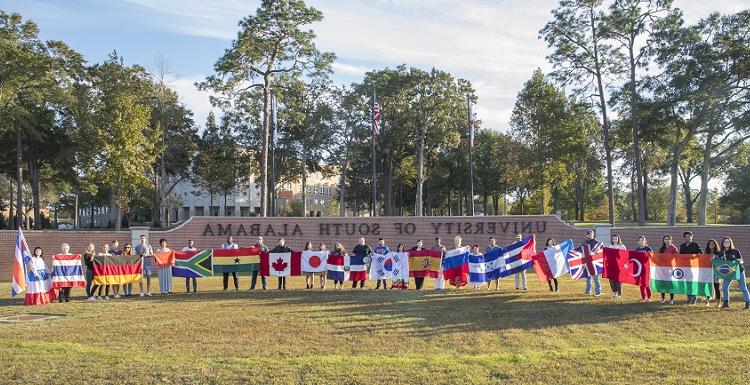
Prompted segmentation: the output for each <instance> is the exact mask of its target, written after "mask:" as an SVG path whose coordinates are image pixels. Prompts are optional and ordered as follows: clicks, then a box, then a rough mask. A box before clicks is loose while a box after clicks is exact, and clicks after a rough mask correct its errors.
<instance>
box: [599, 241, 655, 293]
mask: <svg viewBox="0 0 750 385" xmlns="http://www.w3.org/2000/svg"><path fill="white" fill-rule="evenodd" d="M602 277H604V278H607V279H614V280H616V281H617V282H621V283H628V284H631V285H638V286H641V287H648V286H649V285H650V284H651V266H650V263H649V257H648V253H647V252H645V251H634V250H621V249H614V248H610V247H605V248H604V272H603V273H602Z"/></svg>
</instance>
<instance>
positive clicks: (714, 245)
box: [27, 230, 750, 309]
mask: <svg viewBox="0 0 750 385" xmlns="http://www.w3.org/2000/svg"><path fill="white" fill-rule="evenodd" d="M522 238H523V236H522V234H520V233H518V234H516V235H515V239H516V241H521V240H522ZM683 238H684V242H683V243H682V244H681V245H680V246H679V247H677V246H675V245H674V243H673V239H672V236H671V235H665V236H664V237H663V239H662V246H661V247H660V248H659V250H658V252H659V253H666V254H709V255H711V256H712V258H713V259H720V260H739V261H740V275H739V276H740V279H739V280H738V283H739V287H740V291H741V292H742V295H743V299H744V301H745V309H750V292H749V291H748V288H747V285H746V282H745V273H744V267H743V265H742V254H741V253H740V251H739V250H738V249H737V248H736V247H735V246H734V242H733V241H732V239H731V238H729V237H725V238H724V239H722V241H721V242H716V241H715V240H714V239H710V240H708V242H707V243H706V246H705V248H701V246H700V245H699V244H698V243H696V242H694V241H693V234H692V233H691V232H689V231H686V232H684V234H683ZM488 241H489V244H488V246H487V247H485V249H484V253H487V252H490V251H492V250H494V249H497V248H500V246H498V245H497V242H496V240H495V238H494V237H489V239H488ZM454 242H455V248H460V247H462V239H461V237H460V236H456V237H455V238H454ZM583 244H586V245H588V246H589V247H591V248H592V249H593V248H596V247H601V246H605V247H610V248H617V249H623V250H624V249H626V247H625V245H624V244H623V242H622V239H621V238H620V236H619V235H617V234H614V235H612V237H611V239H610V243H609V244H608V245H603V244H602V243H601V242H599V241H598V240H597V239H596V236H595V233H594V231H593V230H587V232H586V239H585V240H584V242H583ZM555 245H557V242H556V241H555V240H554V239H552V238H548V239H547V240H546V242H545V247H544V248H545V249H546V248H548V247H554V246H555ZM253 247H255V248H257V249H259V251H261V252H270V253H287V252H291V251H292V249H291V248H289V247H288V246H287V245H286V240H285V239H284V238H279V240H278V244H277V245H276V246H274V247H273V248H272V249H270V248H269V247H268V246H266V245H265V243H264V240H263V237H258V239H257V242H256V243H255V244H254V245H253ZM221 248H222V249H238V248H239V245H238V244H237V243H235V242H234V240H233V238H232V236H228V237H227V239H226V242H225V243H223V244H222V245H221ZM425 249H426V248H425V247H424V243H423V241H422V240H421V239H420V240H417V242H416V244H415V246H414V247H412V248H411V249H409V250H413V251H418V250H425ZM197 250H198V249H197V248H196V247H195V245H194V242H193V241H192V240H189V241H188V243H187V245H186V246H185V247H183V248H182V251H197ZM304 250H305V251H309V250H313V244H312V242H307V243H306V244H305V247H304ZM318 250H320V251H326V250H327V248H326V245H325V243H320V244H319V245H318ZM430 250H433V251H440V252H441V253H442V255H443V256H444V255H445V253H446V251H447V248H446V247H445V246H444V245H443V244H442V241H441V239H440V237H436V238H435V240H434V244H433V245H432V247H431V248H430ZM634 250H635V251H642V252H653V251H654V250H653V249H652V248H651V247H650V246H649V245H648V240H647V239H646V237H645V236H640V237H638V246H637V247H636V248H635V249H634ZM61 251H62V253H63V254H70V246H69V245H68V244H66V243H64V244H63V245H62V246H61ZM169 251H171V249H170V248H169V247H168V245H167V240H166V239H161V240H159V247H157V248H153V247H152V246H151V245H149V243H148V240H147V239H146V236H145V235H141V236H140V243H139V244H138V245H136V246H135V247H132V246H131V245H130V244H125V245H124V246H123V248H122V250H120V249H119V242H118V241H117V240H115V241H112V242H111V244H106V243H105V244H104V245H103V247H102V249H101V250H100V252H98V253H97V250H96V247H95V245H94V243H89V244H88V246H87V247H86V251H85V252H84V253H83V255H82V259H83V263H84V264H85V266H86V272H85V279H86V295H87V297H88V300H89V301H97V300H109V299H110V292H111V293H112V294H113V298H115V299H117V298H120V289H121V288H120V285H96V284H94V257H95V256H97V255H108V256H120V255H124V256H129V255H138V256H142V257H143V265H142V266H143V267H142V275H143V279H142V281H141V282H139V287H140V296H141V297H144V296H148V297H150V296H152V294H151V276H152V274H153V272H154V270H156V272H157V276H158V280H159V291H160V293H161V294H173V290H172V280H173V278H172V269H171V267H169V266H166V267H160V266H158V265H156V263H155V259H154V254H155V253H160V252H169ZM390 251H391V250H390V248H389V247H388V246H387V245H386V244H385V240H384V239H383V238H379V239H378V243H377V245H376V246H375V247H374V248H371V247H370V246H368V245H367V244H366V243H365V239H364V238H360V239H359V242H358V244H357V245H356V246H354V248H353V249H352V254H353V255H356V256H359V257H363V258H364V261H365V262H366V263H367V264H368V265H369V262H370V258H371V255H372V254H373V253H374V254H380V255H385V254H388V253H389V252H390ZM395 251H396V252H404V251H405V248H404V245H403V244H398V246H397V247H396V250H395ZM470 253H472V254H475V255H479V254H481V253H480V247H479V245H472V246H471V247H470ZM330 255H332V256H347V255H348V254H347V251H346V249H345V248H344V246H343V245H342V244H341V242H337V243H336V244H335V246H334V249H333V250H332V251H331V253H330ZM27 270H28V271H30V272H32V273H33V274H30V277H31V278H34V279H35V280H37V281H44V280H47V277H48V275H49V274H50V273H51V271H50V270H47V269H46V267H45V264H44V260H43V253H42V249H41V248H39V247H36V248H34V251H33V255H32V258H31V260H29V261H27ZM303 273H304V274H305V285H306V288H307V289H313V287H314V286H315V276H316V275H317V276H318V279H319V287H320V288H321V289H325V288H326V283H327V281H328V280H327V277H326V273H325V272H324V273H312V272H303ZM230 275H231V276H232V280H233V283H234V288H235V290H239V282H238V278H237V273H236V272H234V273H223V289H224V290H225V291H226V290H227V289H228V286H229V276H230ZM258 275H259V271H258V269H256V270H255V271H253V272H252V278H251V282H250V290H254V289H255V287H256V283H257V280H258ZM260 279H261V288H262V289H263V290H266V289H267V282H266V277H265V276H261V277H260ZM424 280H425V278H424V277H415V278H414V283H415V287H416V290H422V289H423V287H424ZM514 281H515V288H516V290H527V289H528V287H527V280H526V271H525V270H524V271H521V272H518V273H516V274H515V276H514ZM592 281H593V286H594V287H593V289H594V290H593V292H592V290H591V289H592ZM444 282H445V281H444V280H443V277H442V272H441V273H440V274H438V276H437V278H435V289H443V288H444ZM144 283H145V285H144ZM609 283H610V288H611V290H612V298H613V299H618V298H620V297H621V296H622V284H621V283H620V282H617V280H615V279H609ZM485 284H486V286H487V290H490V289H491V288H492V286H493V285H494V289H495V290H499V289H500V283H499V279H493V280H491V281H489V282H486V283H485V282H469V286H471V287H473V288H474V289H479V288H480V287H482V286H483V285H485ZM547 284H548V286H549V290H550V291H551V292H557V291H559V282H558V280H557V278H554V279H551V280H549V281H548V282H547ZM730 284H731V281H730V280H725V281H724V282H723V283H722V282H720V280H719V279H718V278H716V276H715V278H714V283H713V296H712V297H708V298H706V299H705V303H706V305H709V304H710V301H711V300H712V298H713V299H714V300H716V301H717V306H719V307H729V286H730ZM333 285H334V288H335V289H342V288H343V285H344V282H343V281H339V280H333ZM122 286H123V287H122V293H123V295H124V296H125V297H131V296H133V284H132V283H131V284H125V285H122ZM144 286H145V290H144ZM191 286H192V292H196V291H197V280H196V278H185V292H187V293H190V292H191ZM358 287H359V288H360V289H363V288H364V287H365V280H357V281H352V289H357V288H358ZM381 287H382V288H383V289H407V288H408V287H409V280H393V282H392V284H391V287H390V288H389V287H388V284H387V282H386V280H385V279H379V280H377V282H376V286H375V289H376V290H378V289H380V288H381ZM70 289H71V288H69V287H68V288H61V289H59V292H58V293H57V296H56V299H57V300H58V301H59V302H68V301H70ZM278 289H279V290H286V277H278ZM722 292H723V301H722ZM584 294H585V295H591V294H593V295H594V296H596V297H598V296H601V294H602V286H601V280H600V276H599V275H598V274H596V275H590V276H587V277H586V278H585V289H584ZM27 295H28V294H27ZM666 295H667V293H661V302H662V303H666ZM54 299H55V298H51V299H50V300H54ZM641 301H642V302H650V301H651V289H650V288H649V287H648V286H642V287H641ZM696 302H697V298H696V296H693V295H688V303H690V304H695V303H696ZM669 304H674V294H671V293H670V294H669Z"/></svg>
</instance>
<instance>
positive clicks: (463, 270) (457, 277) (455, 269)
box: [443, 246, 469, 287]
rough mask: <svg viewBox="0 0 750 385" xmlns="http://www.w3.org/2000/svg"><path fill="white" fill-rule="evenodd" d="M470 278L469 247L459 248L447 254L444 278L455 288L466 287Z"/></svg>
mask: <svg viewBox="0 0 750 385" xmlns="http://www.w3.org/2000/svg"><path fill="white" fill-rule="evenodd" d="M468 276H469V247H468V246H464V247H459V248H458V249H453V250H450V251H447V252H446V253H445V258H443V278H445V280H446V281H448V283H450V284H451V285H453V286H456V287H461V286H463V285H466V283H467V281H468Z"/></svg>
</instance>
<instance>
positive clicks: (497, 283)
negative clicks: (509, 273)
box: [484, 237, 500, 291]
mask: <svg viewBox="0 0 750 385" xmlns="http://www.w3.org/2000/svg"><path fill="white" fill-rule="evenodd" d="M488 241H489V243H490V244H489V246H487V247H485V248H484V254H487V253H489V252H490V251H493V250H497V249H499V248H500V246H498V245H497V241H496V240H495V237H490V238H489V239H488ZM493 282H494V283H495V291H499V290H500V278H493V279H491V280H489V281H487V290H490V286H491V285H492V283H493Z"/></svg>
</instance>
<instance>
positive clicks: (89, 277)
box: [83, 242, 98, 301]
mask: <svg viewBox="0 0 750 385" xmlns="http://www.w3.org/2000/svg"><path fill="white" fill-rule="evenodd" d="M95 255H96V246H94V242H89V244H88V245H86V252H84V253H83V264H84V265H85V266H86V297H88V298H87V300H88V301H96V298H94V292H95V291H96V289H97V287H98V285H95V284H94V256H95Z"/></svg>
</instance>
